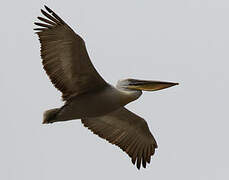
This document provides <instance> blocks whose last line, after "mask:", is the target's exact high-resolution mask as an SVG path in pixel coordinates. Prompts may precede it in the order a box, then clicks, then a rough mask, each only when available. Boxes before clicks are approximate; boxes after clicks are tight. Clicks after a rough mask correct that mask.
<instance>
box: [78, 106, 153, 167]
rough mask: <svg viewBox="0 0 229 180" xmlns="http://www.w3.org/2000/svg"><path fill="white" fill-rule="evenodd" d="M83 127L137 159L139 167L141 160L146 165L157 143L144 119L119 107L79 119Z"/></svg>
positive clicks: (133, 159)
mask: <svg viewBox="0 0 229 180" xmlns="http://www.w3.org/2000/svg"><path fill="white" fill-rule="evenodd" d="M81 121H82V123H83V124H84V126H85V127H88V129H90V130H91V131H92V132H94V133H95V134H97V135H98V136H99V137H101V138H104V139H106V140H107V141H109V142H110V143H112V144H115V145H117V146H119V147H120V148H121V149H122V150H123V151H125V152H126V153H127V154H128V155H129V156H130V157H131V158H132V163H133V164H135V162H136V161H137V168H138V169H140V166H141V162H142V165H143V167H144V168H145V167H146V162H148V163H150V159H151V156H152V155H153V154H154V152H155V148H157V143H156V141H155V139H154V137H153V135H152V134H151V133H150V130H149V127H148V125H147V123H146V121H145V120H144V119H142V118H141V117H139V116H137V115H136V114H134V113H132V112H131V111H129V110H127V109H126V108H124V107H121V108H119V109H117V110H115V111H113V112H111V113H109V114H107V115H105V116H100V117H94V118H86V119H82V120H81Z"/></svg>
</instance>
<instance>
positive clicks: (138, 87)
mask: <svg viewBox="0 0 229 180" xmlns="http://www.w3.org/2000/svg"><path fill="white" fill-rule="evenodd" d="M175 85H178V83H173V82H163V81H149V80H138V79H124V80H119V81H118V83H117V88H119V89H125V90H127V91H128V90H129V91H131V90H135V91H157V90H161V89H165V88H169V87H172V86H175Z"/></svg>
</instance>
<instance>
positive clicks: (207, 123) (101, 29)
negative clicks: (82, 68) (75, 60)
mask: <svg viewBox="0 0 229 180" xmlns="http://www.w3.org/2000/svg"><path fill="white" fill-rule="evenodd" d="M44 4H46V5H48V6H49V7H50V8H52V9H53V10H54V11H55V12H57V13H58V14H59V15H60V16H61V17H62V18H63V19H64V20H65V21H66V22H67V23H68V24H69V25H70V26H71V27H72V28H73V29H74V30H75V31H76V32H77V33H79V34H80V35H81V36H82V37H83V38H84V40H85V41H86V45H87V49H88V51H89V54H90V57H91V59H92V62H93V64H94V65H95V67H96V69H97V70H98V71H99V73H100V74H101V75H102V76H103V77H104V78H105V80H107V81H108V82H110V83H112V84H116V82H117V80H118V79H122V78H139V79H153V80H164V81H173V82H179V83H180V85H179V86H175V87H172V88H169V89H165V90H162V91H158V92H145V93H144V94H143V95H142V97H141V98H140V99H139V100H137V101H136V102H132V103H131V104H129V105H127V107H128V108H129V109H131V110H132V111H134V112H135V113H137V114H138V115H140V116H141V117H143V118H144V119H145V120H146V121H147V122H148V125H149V127H150V130H151V132H152V133H153V135H154V137H155V138H156V140H157V142H158V146H159V147H158V149H157V151H156V153H155V155H154V156H153V157H152V159H151V164H150V165H149V166H148V167H147V168H146V169H141V170H140V171H138V170H137V168H136V167H135V166H133V165H132V163H131V160H130V159H129V157H128V156H127V155H126V154H125V153H124V152H123V151H122V150H120V149H119V148H118V147H116V146H114V145H111V144H109V143H107V142H106V141H105V140H103V139H100V138H99V137H97V136H95V135H93V134H92V133H91V132H90V131H89V130H87V129H86V128H84V127H83V125H82V124H81V122H80V121H79V120H75V121H69V122H64V123H56V124H52V125H42V124H41V123H42V114H43V111H45V110H47V109H50V108H54V107H60V106H61V105H62V102H61V98H60V93H59V92H58V91H57V90H56V89H55V88H54V87H53V86H52V84H51V82H50V81H49V79H48V78H47V76H46V74H45V72H44V70H43V69H42V65H41V58H40V52H39V49H40V45H39V41H38V37H37V36H36V35H35V34H34V32H33V30H32V29H33V28H34V27H35V26H34V25H33V22H34V21H35V20H36V17H37V16H40V14H41V13H40V8H43V5H44ZM0 20H1V28H0V32H1V33H0V36H1V38H0V49H1V54H0V59H1V68H0V84H1V85H0V87H1V88H0V93H1V95H0V96H1V100H0V108H1V118H0V119H1V125H0V179H2V180H76V179H102V180H103V179H105V180H108V179H116V180H117V179H155V180H165V179H175V180H184V179H185V180H193V179H195V180H216V179H217V180H218V179H220V180H228V179H229V155H228V152H229V143H228V142H229V141H228V137H229V131H228V128H229V118H228V117H229V115H228V106H229V101H228V100H229V95H228V93H229V71H228V68H229V1H227V0H172V1H171V0H160V1H155V0H153V1H152V0H141V1H139V0H138V1H137V0H114V1H107V0H96V1H93V0H91V1H89V0H74V1H73V0H72V1H66V0H65V1H29V0H27V1H25V0H24V1H4V3H3V2H2V3H1V11H0Z"/></svg>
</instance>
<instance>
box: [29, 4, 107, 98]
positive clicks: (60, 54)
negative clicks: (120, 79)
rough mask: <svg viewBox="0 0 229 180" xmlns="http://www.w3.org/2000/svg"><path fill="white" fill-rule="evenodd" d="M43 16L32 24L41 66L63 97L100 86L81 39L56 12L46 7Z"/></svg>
mask: <svg viewBox="0 0 229 180" xmlns="http://www.w3.org/2000/svg"><path fill="white" fill-rule="evenodd" d="M45 8H46V10H47V11H48V12H45V11H44V10H41V12H42V14H43V15H44V16H45V17H46V18H43V17H38V19H39V20H40V21H41V22H35V25H37V26H40V27H39V28H35V29H34V30H36V33H37V34H38V36H39V40H40V43H41V57H42V59H43V61H42V63H43V67H44V69H45V71H46V73H47V75H48V76H49V78H50V80H51V81H52V83H53V84H54V86H55V87H56V88H57V89H58V90H60V91H61V92H62V93H63V95H62V97H63V100H67V99H69V98H71V97H73V96H76V95H78V94H82V93H85V92H88V91H90V90H95V89H99V88H103V87H104V86H105V85H106V82H105V81H104V80H103V78H102V77H101V76H100V75H99V74H98V72H97V71H96V69H95V68H94V66H93V65H92V63H91V61H90V58H89V56H88V53H87V50H86V46H85V43H84V41H83V39H82V38H81V37H80V36H79V35H77V34H76V33H75V32H74V31H73V30H72V29H71V28H70V27H69V26H68V25H67V24H66V23H65V22H64V21H63V20H62V19H61V18H60V17H59V16H58V15H57V14H56V13H54V12H53V11H52V10H51V9H49V8H48V7H46V6H45Z"/></svg>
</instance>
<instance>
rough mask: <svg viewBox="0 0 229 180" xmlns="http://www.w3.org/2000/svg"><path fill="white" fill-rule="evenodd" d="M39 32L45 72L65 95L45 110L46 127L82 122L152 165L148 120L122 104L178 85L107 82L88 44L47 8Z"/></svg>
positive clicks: (135, 159)
mask: <svg viewBox="0 0 229 180" xmlns="http://www.w3.org/2000/svg"><path fill="white" fill-rule="evenodd" d="M45 9H46V10H47V12H46V11H44V10H41V12H42V14H43V15H44V16H45V18H43V17H38V19H39V20H40V21H41V22H42V23H41V22H35V25H37V26H39V28H35V29H34V30H36V33H37V34H38V36H39V40H40V43H41V58H42V60H43V61H42V64H43V67H44V70H45V71H46V73H47V75H48V76H49V78H50V80H51V82H52V83H53V85H54V86H55V87H56V88H57V89H58V90H60V91H61V92H62V98H63V100H64V101H65V104H64V105H63V106H62V107H60V108H54V109H50V110H47V111H45V112H44V119H43V123H44V124H49V123H54V122H60V121H69V120H74V119H81V122H82V123H83V124H84V126H85V127H88V129H90V130H91V131H93V132H94V133H95V134H97V135H98V136H100V137H101V138H104V139H106V140H107V141H109V142H110V143H112V144H115V145H117V146H119V147H120V148H121V149H122V150H123V151H125V152H126V153H127V154H128V155H129V156H130V157H131V159H132V162H133V164H135V163H136V162H137V163H136V164H137V168H138V169H140V166H141V164H142V166H143V167H146V163H150V159H151V156H152V155H153V154H154V152H155V149H156V148H157V143H156V141H155V139H154V137H153V135H152V134H151V132H150V130H149V128H148V125H147V123H146V121H145V120H144V119H143V118H141V117H139V116H138V115H136V114H134V113H132V112H131V111H129V110H127V109H126V108H125V107H124V106H125V105H126V104H128V103H130V102H132V101H134V100H136V99H138V98H139V97H140V96H141V95H142V91H156V90H160V89H165V88H168V87H171V86H174V85H177V84H178V83H172V82H162V81H148V80H137V79H124V80H119V81H118V83H117V85H116V87H114V86H112V85H110V84H108V83H107V82H106V81H105V80H104V79H103V78H102V77H101V76H100V75H99V73H98V72H97V71H96V69H95V67H94V66H93V64H92V63H91V61H90V58H89V55H88V53H87V50H86V45H85V42H84V40H83V39H82V38H81V37H80V36H79V35H78V34H76V33H75V32H74V31H73V30H72V29H71V28H70V27H69V26H68V25H67V23H65V22H64V21H63V20H62V19H61V18H60V17H59V16H58V15H57V14H56V13H55V12H53V11H52V10H51V9H50V8H48V7H47V6H45Z"/></svg>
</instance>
